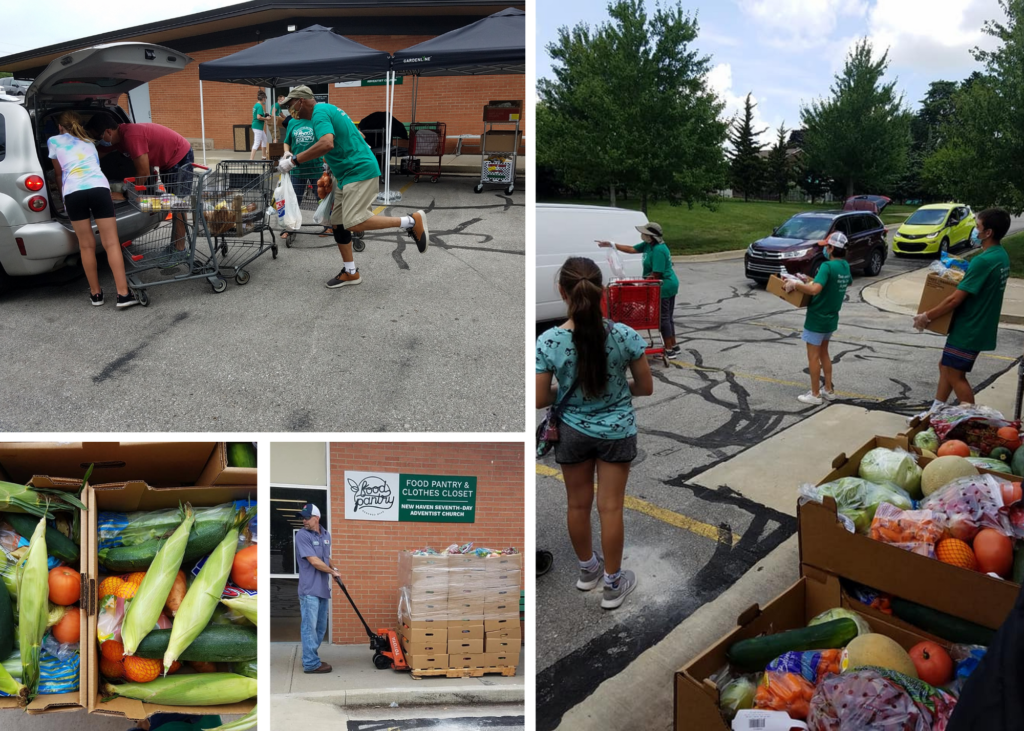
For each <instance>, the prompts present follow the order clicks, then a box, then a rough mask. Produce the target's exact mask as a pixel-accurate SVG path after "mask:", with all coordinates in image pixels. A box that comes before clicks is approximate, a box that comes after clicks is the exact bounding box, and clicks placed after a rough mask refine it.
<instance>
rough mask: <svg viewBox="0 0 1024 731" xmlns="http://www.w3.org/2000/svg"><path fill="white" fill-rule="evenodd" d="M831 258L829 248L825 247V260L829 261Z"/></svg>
mask: <svg viewBox="0 0 1024 731" xmlns="http://www.w3.org/2000/svg"><path fill="white" fill-rule="evenodd" d="M831 258H832V255H831V254H829V253H828V249H825V261H828V260H829V259H831Z"/></svg>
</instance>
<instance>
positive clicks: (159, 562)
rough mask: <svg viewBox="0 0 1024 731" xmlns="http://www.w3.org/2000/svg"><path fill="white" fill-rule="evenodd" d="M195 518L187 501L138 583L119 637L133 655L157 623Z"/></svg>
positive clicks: (127, 653) (126, 651)
mask: <svg viewBox="0 0 1024 731" xmlns="http://www.w3.org/2000/svg"><path fill="white" fill-rule="evenodd" d="M194 522H195V513H193V511H192V506H191V505H188V504H186V505H185V517H184V520H182V521H181V525H179V526H178V527H177V529H175V531H174V533H172V534H171V537H170V538H168V539H167V542H166V543H164V545H163V546H162V547H161V548H160V550H159V551H158V552H157V554H156V557H155V558H154V559H153V563H152V564H150V566H149V569H148V570H147V571H146V576H145V577H144V578H143V579H142V583H141V584H139V589H138V591H136V593H135V597H134V598H133V599H132V601H131V604H129V605H128V611H126V612H125V615H124V622H123V623H122V625H121V641H122V642H123V643H124V652H125V654H126V655H134V654H135V650H136V649H137V648H138V646H139V643H140V642H142V640H144V639H145V638H146V635H148V634H149V633H150V632H151V631H152V630H153V628H154V627H156V623H157V620H159V619H160V613H161V612H162V611H163V608H164V604H166V603H167V597H168V595H169V594H170V593H171V587H172V586H174V579H175V578H177V576H178V570H179V569H180V568H181V560H182V558H183V557H184V556H185V546H186V544H187V543H188V534H189V531H191V530H192V524H193V523H194Z"/></svg>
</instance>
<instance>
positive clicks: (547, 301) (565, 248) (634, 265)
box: [537, 203, 647, 322]
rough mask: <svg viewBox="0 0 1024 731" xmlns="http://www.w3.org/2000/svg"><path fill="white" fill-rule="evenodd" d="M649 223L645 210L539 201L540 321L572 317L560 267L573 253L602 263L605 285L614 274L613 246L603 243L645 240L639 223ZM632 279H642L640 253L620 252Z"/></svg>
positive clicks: (538, 273)
mask: <svg viewBox="0 0 1024 731" xmlns="http://www.w3.org/2000/svg"><path fill="white" fill-rule="evenodd" d="M646 223H647V216H645V215H644V214H643V213H641V212H639V211H630V210H626V209H625V208H605V207H603V206H577V205H562V204H560V203H538V204H537V322H544V321H547V320H558V319H563V318H565V317H566V309H565V303H564V302H563V301H562V298H561V296H560V295H559V294H558V282H557V277H558V270H559V268H561V266H562V264H564V263H565V260H566V259H568V258H569V257H570V256H585V257H587V258H588V259H593V260H594V262H595V263H596V264H597V265H598V266H599V267H601V274H602V275H603V276H604V282H605V284H607V283H608V281H609V280H610V279H611V277H612V272H611V267H609V266H608V249H602V248H600V247H598V245H597V243H596V242H597V241H614V242H616V243H619V244H628V245H633V244H636V243H639V241H640V234H639V233H638V232H637V230H636V227H637V226H643V225H644V224H646ZM620 256H621V257H622V261H623V264H624V268H625V271H626V277H628V278H639V277H640V276H641V274H642V271H643V257H642V256H641V255H640V254H620Z"/></svg>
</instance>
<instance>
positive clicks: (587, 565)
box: [580, 553, 601, 572]
mask: <svg viewBox="0 0 1024 731" xmlns="http://www.w3.org/2000/svg"><path fill="white" fill-rule="evenodd" d="M600 565H601V561H600V560H598V558H597V554H596V553H595V554H592V555H591V556H590V560H589V561H580V568H581V569H583V570H584V571H590V572H593V571H597V567H598V566H600Z"/></svg>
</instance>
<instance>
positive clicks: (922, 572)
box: [797, 437, 1020, 629]
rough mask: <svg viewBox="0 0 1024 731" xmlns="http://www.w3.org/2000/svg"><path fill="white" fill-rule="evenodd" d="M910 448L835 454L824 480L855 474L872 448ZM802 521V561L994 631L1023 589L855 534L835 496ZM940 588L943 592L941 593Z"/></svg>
mask: <svg viewBox="0 0 1024 731" xmlns="http://www.w3.org/2000/svg"><path fill="white" fill-rule="evenodd" d="M907 446H908V445H907V440H906V437H896V438H886V437H875V439H873V440H872V441H870V442H868V443H867V444H865V445H864V446H863V447H861V448H860V449H859V450H857V452H855V453H854V454H853V456H851V457H849V458H847V457H846V455H845V454H841V455H839V456H838V457H836V458H835V460H834V461H833V463H832V466H833V470H832V472H831V473H829V475H828V476H827V477H826V478H825V479H824V480H822V482H832V481H833V480H837V479H839V478H841V477H848V476H853V475H856V474H857V471H858V467H859V465H860V461H861V459H862V458H863V456H864V455H865V454H866V453H867V452H868V451H869V450H870V449H873V448H875V447H886V448H888V449H895V448H896V447H902V448H903V449H907ZM819 484H820V483H819ZM797 519H798V525H799V532H800V562H801V563H802V564H804V565H806V566H813V567H815V568H817V569H820V570H822V571H826V572H829V573H831V574H834V575H836V576H841V577H843V578H845V579H850V580H852V581H856V582H858V583H861V584H865V585H867V586H870V587H872V588H874V589H878V590H879V591H883V592H886V593H889V594H893V595H895V596H898V597H900V598H902V599H906V600H908V601H912V602H916V603H918V604H922V605H924V606H927V607H931V608H932V609H937V610H939V611H941V612H946V613H948V614H952V615H954V616H957V617H960V618H962V619H966V620H969V621H971V622H975V623H977V624H980V625H984V626H985V627H989V628H991V629H997V628H998V627H999V626H1000V625H1002V623H1003V620H1005V619H1006V616H1007V615H1008V614H1009V613H1010V610H1011V609H1012V608H1013V605H1014V602H1015V600H1016V598H1017V594H1018V592H1019V591H1020V587H1019V586H1018V585H1017V584H1014V583H1012V582H1009V581H1004V580H1002V579H993V578H991V577H989V576H986V575H985V574H981V573H978V572H977V571H969V570H967V569H962V568H958V567H956V566H951V565H949V564H946V563H943V562H942V561H938V560H936V559H933V558H928V557H927V556H920V555H918V554H915V553H911V552H909V551H905V550H903V549H901V548H897V547H895V546H890V545H887V544H885V543H882V542H880V541H875V540H873V539H871V538H870V537H868V536H863V535H860V534H857V533H850V532H849V531H847V530H846V528H844V527H843V525H842V523H840V522H839V518H838V512H837V510H836V504H835V501H834V500H832V499H831V498H826V499H825V504H822V503H817V502H808V503H805V504H803V505H801V506H800V507H799V510H798V513H797ZM935 587H942V590H941V591H936V590H935Z"/></svg>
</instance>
